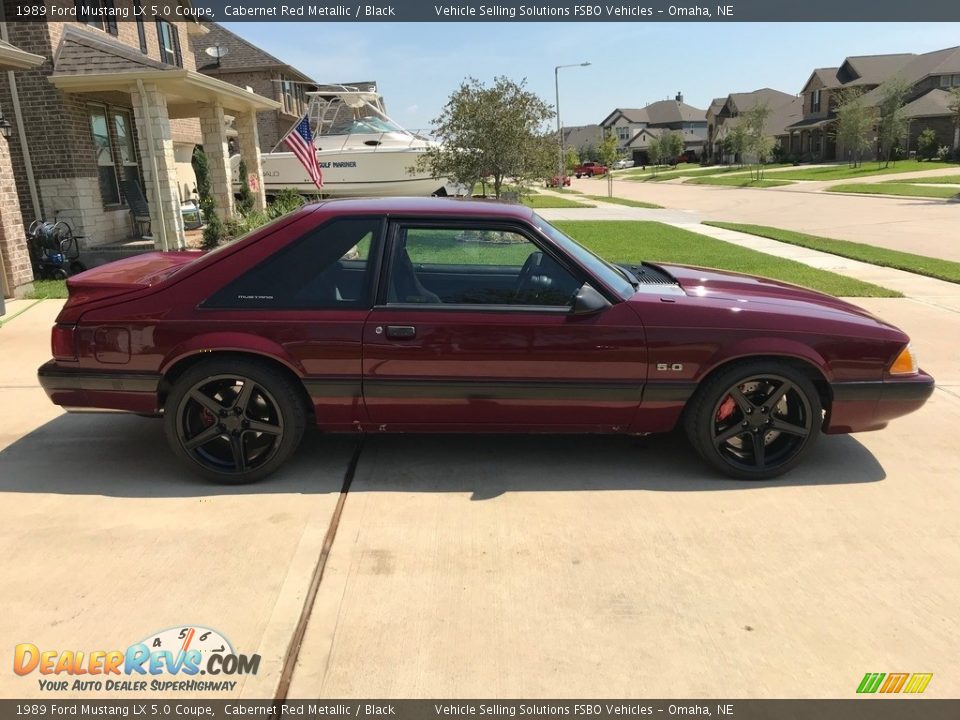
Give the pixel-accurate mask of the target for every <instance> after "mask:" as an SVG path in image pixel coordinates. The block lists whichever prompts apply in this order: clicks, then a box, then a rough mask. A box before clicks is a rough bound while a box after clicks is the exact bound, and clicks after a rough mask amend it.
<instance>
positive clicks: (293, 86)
mask: <svg viewBox="0 0 960 720" xmlns="http://www.w3.org/2000/svg"><path fill="white" fill-rule="evenodd" d="M204 27H205V28H206V29H207V30H208V32H206V33H205V34H203V35H193V36H191V38H190V47H191V48H192V49H193V52H194V56H195V57H196V59H197V71H198V72H201V73H203V74H204V75H208V76H210V77H213V78H218V79H220V80H223V81H224V82H228V83H230V84H231V85H236V86H237V87H241V88H247V87H249V88H250V89H252V90H253V92H255V93H257V94H258V95H262V96H263V97H267V98H270V99H271V100H275V101H276V102H277V103H278V104H279V107H277V108H275V109H271V110H262V111H260V112H258V113H257V131H258V134H259V136H260V150H261V151H263V152H270V151H271V150H273V148H274V147H275V146H276V144H277V143H278V142H279V141H280V139H281V138H282V137H283V136H284V135H285V134H286V133H287V131H288V130H289V129H290V128H291V126H292V125H293V124H294V123H295V122H296V121H297V120H298V119H299V118H301V117H303V114H304V112H306V109H307V104H308V103H307V100H308V98H307V97H306V93H308V92H310V91H313V90H316V89H317V83H316V82H315V81H314V80H313V79H312V78H310V77H309V76H307V75H306V74H305V73H303V72H301V71H299V70H297V68H295V67H293V66H292V65H289V64H287V63H285V62H283V61H282V60H279V59H277V58H275V57H274V56H273V55H271V54H270V53H268V52H266V51H264V50H261V49H260V48H258V47H257V46H256V45H253V44H252V43H250V42H247V41H246V40H244V39H243V38H242V37H240V36H238V35H236V34H234V33H232V32H230V31H229V30H227V29H226V28H225V27H223V26H221V25H218V24H217V23H204ZM217 48H219V49H220V52H224V51H225V52H226V54H225V55H224V56H223V57H219V58H218V57H216V49H217ZM208 49H209V50H211V52H210V53H208V52H207V50H208Z"/></svg>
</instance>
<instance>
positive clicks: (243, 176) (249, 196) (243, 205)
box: [237, 160, 253, 215]
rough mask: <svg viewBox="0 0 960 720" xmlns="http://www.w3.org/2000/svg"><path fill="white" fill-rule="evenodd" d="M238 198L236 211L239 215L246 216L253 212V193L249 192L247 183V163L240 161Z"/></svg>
mask: <svg viewBox="0 0 960 720" xmlns="http://www.w3.org/2000/svg"><path fill="white" fill-rule="evenodd" d="M239 172H240V196H239V197H238V198H237V210H239V211H240V214H241V215H246V214H247V213H249V212H250V211H251V210H253V193H252V192H251V191H250V184H249V183H248V182H247V163H246V161H244V160H240V167H239Z"/></svg>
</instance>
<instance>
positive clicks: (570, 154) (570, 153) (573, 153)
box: [563, 147, 580, 175]
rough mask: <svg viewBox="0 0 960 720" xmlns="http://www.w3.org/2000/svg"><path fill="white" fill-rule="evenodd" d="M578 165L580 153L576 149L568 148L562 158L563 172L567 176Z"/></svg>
mask: <svg viewBox="0 0 960 720" xmlns="http://www.w3.org/2000/svg"><path fill="white" fill-rule="evenodd" d="M579 164H580V153H578V152H577V149H576V148H572V147H568V148H567V152H566V155H564V158H563V170H564V172H565V173H566V174H567V175H571V174H573V169H574V168H575V167H576V166H577V165H579Z"/></svg>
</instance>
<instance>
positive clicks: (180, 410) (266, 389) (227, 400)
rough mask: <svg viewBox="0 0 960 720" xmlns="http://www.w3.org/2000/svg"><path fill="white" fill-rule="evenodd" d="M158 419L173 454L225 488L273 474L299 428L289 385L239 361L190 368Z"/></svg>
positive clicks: (298, 406) (298, 407)
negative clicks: (225, 486)
mask: <svg viewBox="0 0 960 720" xmlns="http://www.w3.org/2000/svg"><path fill="white" fill-rule="evenodd" d="M214 368H215V369H216V371H215V372H211V370H214ZM164 416H165V417H164V423H165V426H166V428H165V429H166V431H167V439H168V441H169V442H170V445H171V447H172V448H173V450H174V452H175V453H176V454H177V455H178V456H179V457H181V459H183V460H186V461H187V462H188V464H189V465H190V466H191V467H192V468H193V469H195V470H197V471H199V472H200V473H201V474H203V475H205V476H206V477H208V478H210V479H213V480H216V481H218V482H224V483H231V484H238V483H245V482H253V481H255V480H259V479H261V478H263V477H265V476H266V475H268V474H270V473H271V472H273V470H275V469H276V468H277V467H279V466H280V465H281V464H282V463H283V462H284V461H285V460H286V458H287V457H288V456H289V455H290V454H291V453H292V452H293V450H294V449H296V446H297V445H298V444H299V442H300V438H301V436H302V435H303V430H304V424H305V422H304V416H305V411H304V408H303V402H302V400H301V398H300V396H299V395H298V393H297V390H296V388H295V386H293V384H292V383H291V382H290V381H289V380H288V379H287V378H286V377H285V376H284V375H282V374H280V373H279V372H277V371H276V370H275V369H273V368H271V367H269V366H266V365H263V364H261V363H257V362H255V361H249V362H248V361H244V360H228V361H224V362H223V363H219V364H218V363H216V361H208V362H204V363H201V364H200V365H197V366H196V367H194V368H192V369H191V370H190V371H188V372H187V373H185V374H184V376H183V377H181V378H180V380H179V381H178V382H177V384H176V385H175V387H174V390H173V391H172V392H171V394H170V397H168V399H167V403H166V406H165V409H164Z"/></svg>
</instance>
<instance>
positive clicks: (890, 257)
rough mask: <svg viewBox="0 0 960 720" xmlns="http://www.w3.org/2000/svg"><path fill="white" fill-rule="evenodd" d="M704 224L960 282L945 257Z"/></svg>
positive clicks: (959, 266) (955, 266) (956, 267)
mask: <svg viewBox="0 0 960 720" xmlns="http://www.w3.org/2000/svg"><path fill="white" fill-rule="evenodd" d="M704 224H705V225H713V226H714V227H721V228H726V229H727V230H739V231H740V232H745V233H750V234H751V235H759V236H760V237H765V238H770V239H772V240H779V241H780V242H785V243H790V244H791V245H800V246H801V247H805V248H810V249H811V250H819V251H821V252H826V253H831V254H833V255H840V256H841V257H846V258H851V259H853V260H860V261H862V262H867V263H871V264H873V265H881V266H883V267H891V268H897V269H898V270H906V271H907V272H912V273H917V274H918V275H927V276H929V277H933V278H938V279H940V280H948V281H949V282H955V283H960V263H958V262H953V261H951V260H941V259H940V258H932V257H927V256H926V255H914V254H913V253H907V252H900V251H899V250H888V249H887V248H882V247H875V246H873V245H866V244H864V243H856V242H850V241H849V240H833V239H831V238H825V237H818V236H816V235H807V234H805V233H799V232H794V231H793V230H782V229H780V228H773V227H767V226H765V225H742V224H738V223H727V222H706V223H704Z"/></svg>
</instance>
